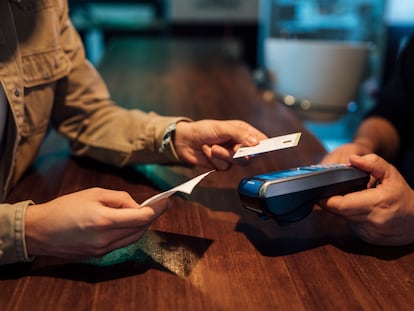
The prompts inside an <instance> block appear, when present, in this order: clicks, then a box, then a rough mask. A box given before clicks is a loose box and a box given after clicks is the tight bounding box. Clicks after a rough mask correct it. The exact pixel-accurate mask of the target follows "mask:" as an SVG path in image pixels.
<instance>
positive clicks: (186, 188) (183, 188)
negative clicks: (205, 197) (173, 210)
mask: <svg viewBox="0 0 414 311" xmlns="http://www.w3.org/2000/svg"><path fill="white" fill-rule="evenodd" d="M214 171H215V170H211V171H208V172H206V173H204V174H201V175H198V176H197V177H194V178H193V179H190V180H188V181H186V182H185V183H183V184H181V185H178V186H176V187H174V188H172V189H170V190H167V191H164V192H161V193H158V194H156V195H154V196H152V197H150V198H149V199H147V200H145V201H144V202H142V203H141V205H142V206H144V205H148V204H151V203H154V202H157V201H158V200H161V199H166V198H168V197H170V196H172V195H173V194H174V193H176V192H184V193H187V194H190V193H191V192H192V191H193V189H194V187H195V186H197V184H198V183H199V182H200V181H201V180H202V179H203V178H204V177H206V176H207V175H208V174H210V173H212V172H214Z"/></svg>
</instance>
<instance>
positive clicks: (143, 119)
mask: <svg viewBox="0 0 414 311" xmlns="http://www.w3.org/2000/svg"><path fill="white" fill-rule="evenodd" d="M61 3H63V1H62V2H61ZM60 29H61V34H60V44H61V45H62V49H63V57H65V58H66V59H68V61H69V62H70V64H71V70H70V72H69V74H68V75H67V76H66V77H64V78H63V79H61V80H59V81H58V83H57V86H56V91H55V102H54V106H53V111H52V124H53V125H54V127H55V128H56V129H57V130H58V131H59V132H60V133H61V134H62V135H64V136H65V137H67V138H69V139H70V141H71V146H72V149H73V152H74V154H75V155H78V156H89V157H92V158H94V159H96V160H99V161H102V162H105V163H108V164H112V165H116V166H124V165H128V164H132V163H145V162H153V163H155V162H158V163H160V162H181V161H180V160H179V159H177V158H176V156H175V155H174V152H173V150H171V149H170V148H161V147H162V142H163V138H164V135H165V131H166V129H167V127H168V126H169V125H170V124H171V123H175V122H178V121H183V120H185V121H190V120H189V119H188V118H184V117H166V116H160V115H158V114H157V113H155V112H150V113H147V112H144V111H141V110H138V109H135V110H127V109H124V108H122V107H120V106H117V105H115V104H114V103H113V102H112V100H111V97H110V94H109V92H108V90H107V87H106V85H105V83H104V81H103V80H102V78H101V76H100V75H99V73H98V72H97V70H96V69H95V68H94V67H93V66H92V64H90V62H89V61H88V60H87V59H86V56H85V51H84V48H83V45H82V42H81V39H80V37H79V35H78V33H77V32H76V30H75V29H74V27H73V25H72V23H71V21H70V19H69V17H68V8H67V6H66V5H63V6H62V8H61V15H60Z"/></svg>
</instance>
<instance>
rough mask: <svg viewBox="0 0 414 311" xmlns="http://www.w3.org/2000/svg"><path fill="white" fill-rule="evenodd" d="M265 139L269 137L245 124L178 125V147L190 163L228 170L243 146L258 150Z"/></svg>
mask: <svg viewBox="0 0 414 311" xmlns="http://www.w3.org/2000/svg"><path fill="white" fill-rule="evenodd" d="M265 138H267V136H266V135H265V134H263V133H262V132H260V131H259V130H257V129H255V128H254V127H252V126H251V125H249V124H247V123H246V122H243V121H239V120H229V121H218V120H202V121H196V122H180V123H178V124H177V128H176V133H175V138H174V146H175V149H176V151H177V154H178V156H179V157H180V159H182V160H184V161H185V162H187V163H190V164H194V165H199V166H203V167H206V168H215V169H218V170H226V169H228V168H229V167H230V166H231V164H232V162H233V155H234V153H235V152H236V151H237V149H238V148H239V147H240V146H242V145H243V146H254V145H257V144H258V143H259V141H260V140H262V139H265Z"/></svg>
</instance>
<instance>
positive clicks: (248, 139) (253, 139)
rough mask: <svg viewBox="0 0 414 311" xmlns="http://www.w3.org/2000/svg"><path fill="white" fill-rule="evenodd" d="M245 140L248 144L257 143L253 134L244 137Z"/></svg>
mask: <svg viewBox="0 0 414 311" xmlns="http://www.w3.org/2000/svg"><path fill="white" fill-rule="evenodd" d="M246 140H247V142H248V143H249V145H256V144H258V143H259V141H258V139H257V138H256V137H254V136H248V137H247V138H246Z"/></svg>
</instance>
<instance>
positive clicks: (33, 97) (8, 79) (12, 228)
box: [0, 0, 184, 264]
mask: <svg viewBox="0 0 414 311" xmlns="http://www.w3.org/2000/svg"><path fill="white" fill-rule="evenodd" d="M0 82H1V84H2V86H3V88H4V91H5V93H6V96H7V100H8V103H9V108H10V109H9V113H8V122H7V123H8V124H7V129H6V135H5V136H6V137H4V139H5V145H4V147H5V148H4V150H3V152H2V154H1V162H0V163H1V164H0V202H2V203H1V204H0V264H6V263H13V262H19V261H28V260H30V258H28V255H27V253H26V249H25V239H24V215H25V209H26V206H27V205H28V204H32V202H31V201H30V200H28V199H30V198H21V199H22V202H19V203H17V204H7V203H6V202H4V200H5V197H6V195H7V193H8V192H9V190H10V189H11V188H12V187H13V186H14V185H15V184H16V182H17V181H18V180H19V178H20V177H21V176H22V174H23V173H24V172H25V170H26V169H27V168H28V167H29V166H30V165H31V164H32V162H33V160H34V159H35V157H36V155H37V153H38V150H39V147H40V144H41V142H42V140H43V138H44V137H45V134H46V130H47V128H48V126H49V125H50V124H51V125H52V126H53V127H55V128H56V130H57V131H58V132H59V133H61V134H62V135H63V136H65V137H67V138H68V139H69V140H70V142H71V146H72V149H73V153H74V154H75V155H77V156H84V155H87V156H90V157H93V158H95V159H97V160H99V161H102V162H105V163H109V164H113V165H116V166H124V165H128V164H132V163H145V162H158V163H160V162H178V159H177V158H176V157H175V156H174V152H173V151H172V150H171V148H166V149H164V150H165V151H160V146H161V144H162V141H163V136H164V134H165V130H166V128H167V127H168V125H169V124H171V123H173V122H177V121H178V120H181V119H184V118H176V117H161V116H159V115H157V114H156V113H145V112H143V111H140V110H130V111H127V110H125V109H123V108H120V107H118V106H116V105H114V104H113V102H111V99H110V96H109V94H108V91H107V88H106V86H105V84H104V82H103V81H102V79H101V77H100V76H99V74H98V73H97V71H96V70H95V69H94V68H93V67H92V66H91V64H90V63H89V62H88V61H87V60H86V59H85V54H84V50H83V47H82V43H81V41H80V38H79V36H78V34H77V32H76V31H75V29H74V28H73V26H72V24H71V22H70V20H69V18H68V7H67V3H66V1H65V0H0ZM23 200H26V201H23Z"/></svg>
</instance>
